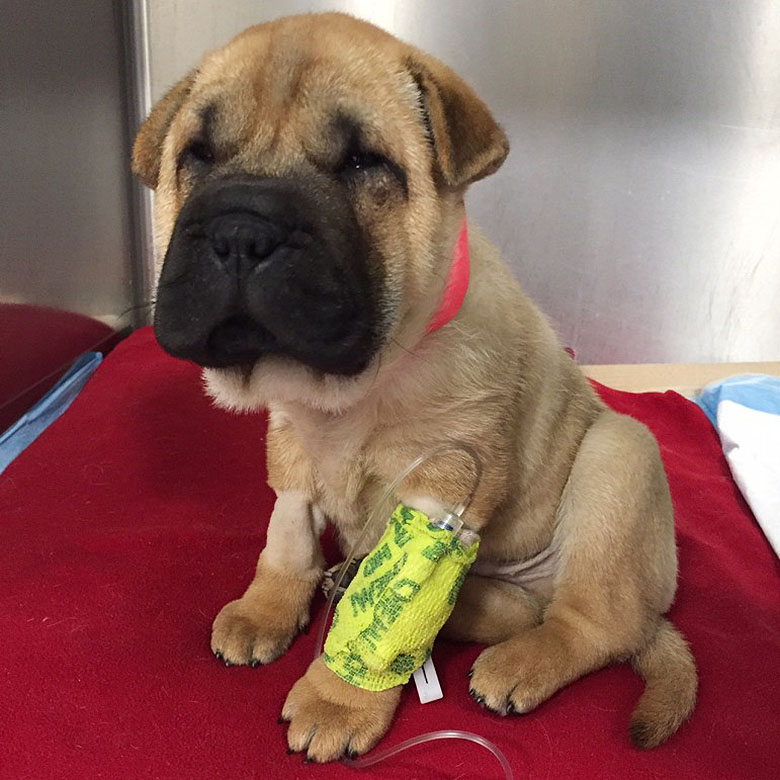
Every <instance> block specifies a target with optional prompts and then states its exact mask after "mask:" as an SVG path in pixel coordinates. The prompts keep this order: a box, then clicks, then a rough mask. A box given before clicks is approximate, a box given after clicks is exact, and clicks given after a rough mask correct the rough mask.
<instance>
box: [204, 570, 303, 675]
mask: <svg viewBox="0 0 780 780" xmlns="http://www.w3.org/2000/svg"><path fill="white" fill-rule="evenodd" d="M317 579H318V575H317V576H312V577H311V578H309V579H308V580H304V579H298V578H293V577H290V576H289V575H276V576H274V575H272V574H270V573H269V572H268V571H265V570H263V569H259V571H258V576H257V577H256V578H255V580H254V582H253V583H252V584H251V585H250V586H249V588H248V590H247V592H246V593H245V594H244V595H243V596H242V597H241V598H240V599H237V600H236V601H231V602H230V603H229V604H226V605H225V606H224V607H223V608H222V610H221V611H220V613H219V614H218V615H217V617H216V619H215V620H214V625H213V627H212V630H211V650H212V652H213V653H214V655H215V656H216V657H217V658H219V659H221V660H222V661H224V662H225V664H226V665H228V666H231V665H234V664H235V665H244V664H249V665H251V666H258V665H259V664H267V663H270V662H271V661H274V660H276V659H277V658H278V657H279V656H280V655H282V653H284V652H285V650H287V648H288V647H289V646H290V644H291V643H292V641H293V639H294V638H295V636H296V635H297V634H298V632H299V631H300V630H301V629H303V628H305V627H306V626H307V625H308V623H309V604H310V602H311V597H312V593H313V592H314V587H315V585H316V581H317Z"/></svg>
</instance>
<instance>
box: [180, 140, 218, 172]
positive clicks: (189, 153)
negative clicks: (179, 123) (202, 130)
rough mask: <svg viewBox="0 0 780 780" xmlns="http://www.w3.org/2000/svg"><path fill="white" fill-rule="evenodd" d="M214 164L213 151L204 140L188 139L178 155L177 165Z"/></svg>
mask: <svg viewBox="0 0 780 780" xmlns="http://www.w3.org/2000/svg"><path fill="white" fill-rule="evenodd" d="M213 164H214V151H213V150H212V148H211V147H210V146H209V145H208V144H207V143H206V142H205V141H190V143H189V144H187V146H185V147H184V149H183V150H182V152H181V154H180V155H179V167H181V166H182V165H199V166H211V165H213Z"/></svg>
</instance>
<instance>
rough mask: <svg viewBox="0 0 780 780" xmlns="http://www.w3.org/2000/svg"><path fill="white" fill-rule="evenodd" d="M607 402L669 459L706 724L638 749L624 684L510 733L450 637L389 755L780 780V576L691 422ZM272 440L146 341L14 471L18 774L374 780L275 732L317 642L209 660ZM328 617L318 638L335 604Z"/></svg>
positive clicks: (6, 746)
mask: <svg viewBox="0 0 780 780" xmlns="http://www.w3.org/2000/svg"><path fill="white" fill-rule="evenodd" d="M602 393H603V396H604V398H605V399H606V400H607V402H608V403H609V404H610V405H612V406H613V407H615V408H616V409H617V410H619V411H621V412H625V413H628V414H631V415H633V416H635V417H637V418H638V419H640V420H642V421H643V422H645V423H647V424H648V425H649V426H650V427H651V428H652V429H653V431H654V432H655V434H656V436H657V437H658V440H659V442H660V444H661V451H662V453H663V457H664V462H665V464H666V468H667V471H668V474H669V480H670V482H671V488H672V494H673V496H674V501H675V506H676V510H677V528H678V539H679V549H680V586H679V595H678V598H677V603H676V606H675V607H674V609H673V611H672V617H673V619H674V621H675V623H676V624H677V625H678V626H679V627H680V628H681V629H682V630H683V631H684V633H685V634H686V636H687V637H688V638H689V639H690V642H691V644H692V646H693V651H694V654H695V656H696V659H697V661H698V664H699V670H700V674H701V695H700V701H699V706H698V709H697V710H696V712H695V713H694V716H693V719H692V720H691V722H690V723H688V724H686V725H685V726H683V727H682V729H681V730H680V731H679V733H678V734H677V735H675V736H674V737H673V738H672V739H671V740H670V741H669V742H668V743H667V744H665V745H663V746H661V747H660V748H658V749H656V750H653V751H650V752H640V751H638V750H636V749H634V748H633V747H632V746H631V744H630V742H629V739H628V722H629V716H630V713H631V710H632V709H633V707H634V705H635V704H636V701H637V699H638V697H639V694H640V691H641V683H640V681H639V679H638V678H637V677H636V676H635V675H634V674H633V672H632V671H631V670H630V669H629V668H627V667H626V666H617V667H613V668H610V669H605V670H603V671H600V672H597V673H595V674H591V675H589V676H588V677H586V678H584V679H582V680H579V681H577V682H575V683H573V684H572V685H570V686H568V687H567V688H565V689H564V690H562V691H560V692H559V693H558V694H557V695H556V696H554V697H553V698H552V699H551V700H550V701H548V702H547V703H545V704H543V705H542V706H541V707H539V708H538V710H536V711H535V712H533V713H531V714H529V715H525V716H522V717H520V716H518V717H510V718H500V717H498V716H494V715H491V714H489V713H486V712H484V711H482V710H480V709H479V707H478V706H477V705H476V704H475V703H474V702H473V701H472V700H471V699H470V698H469V696H468V693H467V691H468V682H467V679H466V672H467V671H468V669H469V667H470V665H471V663H472V662H473V660H474V659H475V657H476V656H477V654H478V652H479V648H478V647H476V646H458V645H451V644H446V643H444V642H439V643H438V644H437V646H436V650H435V651H434V659H435V661H436V664H437V668H438V670H439V675H440V677H441V678H442V685H443V687H444V690H445V698H444V699H443V700H441V701H438V702H435V703H432V704H426V705H420V704H419V703H418V701H417V699H416V694H415V692H414V690H413V687H408V688H407V690H406V691H405V692H404V696H403V701H402V704H401V706H400V708H399V710H398V714H397V716H396V719H395V722H394V724H393V726H392V728H391V730H390V732H389V734H388V735H387V737H386V738H385V739H384V741H383V743H382V745H383V746H389V745H392V744H395V743H397V742H399V741H401V740H403V739H406V738H408V737H411V736H414V735H416V734H419V733H421V732H424V731H430V730H434V729H438V728H459V729H468V730H471V731H474V732H476V733H478V734H481V735H483V736H485V737H487V738H489V739H491V740H493V741H494V742H495V743H496V744H497V745H498V746H499V747H500V748H501V749H502V750H503V751H504V752H505V753H506V755H507V757H508V758H509V761H510V762H511V764H512V766H513V768H514V772H515V777H516V778H526V777H538V778H551V779H552V778H567V779H568V778H593V777H604V778H621V779H622V778H629V777H648V778H649V777H654V778H667V777H668V778H692V777H696V778H699V777H700V778H715V777H722V778H762V777H767V778H768V777H776V776H777V774H776V772H777V745H778V726H777V724H778V719H777V717H778V716H777V707H778V701H779V700H780V698H779V696H778V694H779V693H780V688H779V686H778V679H780V675H778V671H779V668H780V620H779V619H778V618H779V617H780V599H779V597H778V584H779V581H778V566H777V560H776V559H775V557H774V555H773V554H772V552H771V550H770V548H769V546H768V545H767V543H766V542H765V540H764V538H763V536H762V535H761V533H760V531H759V529H758V527H757V526H756V524H755V522H754V520H753V517H752V515H751V514H750V511H749V510H748V509H747V507H746V506H745V504H744V502H743V501H742V499H741V498H740V495H739V492H738V490H737V488H736V487H735V485H734V483H733V482H732V480H731V478H730V476H729V471H728V468H727V466H726V463H725V461H724V460H723V458H722V456H721V453H720V448H719V445H718V440H717V438H716V436H715V433H714V431H713V430H712V429H711V427H710V425H709V423H708V422H707V419H706V418H705V416H704V415H703V414H702V413H701V412H700V411H699V410H698V408H697V407H696V406H695V405H694V404H692V403H690V402H688V401H686V400H685V399H684V398H682V397H681V396H679V395H676V394H675V393H664V394H655V393H647V394H640V395H633V394H629V393H620V392H616V391H613V390H608V389H602ZM264 425H265V422H264V417H263V416H262V415H259V414H258V415H244V416H236V415H230V414H228V413H226V412H221V411H218V410H216V409H213V408H212V407H211V406H210V404H209V402H208V400H207V399H206V398H205V397H204V395H203V393H202V391H201V385H200V381H199V378H198V371H197V369H196V368H195V367H194V366H191V365H187V364H185V363H181V362H177V361H175V360H173V359H171V358H169V357H167V356H166V355H164V354H163V353H162V351H161V350H160V349H159V348H158V347H157V345H156V344H155V342H154V339H153V336H152V333H151V331H150V330H149V329H145V330H142V331H140V332H138V333H136V334H135V335H133V336H132V337H131V338H129V339H128V340H127V341H125V342H123V343H122V344H120V345H119V347H117V348H116V349H115V350H114V352H113V353H112V354H111V355H110V356H109V357H108V358H107V360H106V361H105V363H104V364H103V366H102V367H101V368H100V369H99V370H98V372H97V374H96V375H95V376H94V378H93V379H92V380H91V381H90V383H89V384H88V386H87V387H86V389H85V390H84V392H83V393H82V394H81V395H80V396H79V398H78V399H77V400H76V401H75V403H74V404H73V405H72V407H71V408H70V409H69V411H68V412H67V413H66V414H65V415H63V416H62V417H61V418H60V419H59V420H58V421H57V422H56V423H55V424H54V425H53V426H52V427H51V428H50V429H49V430H48V431H47V432H46V433H45V434H44V435H43V436H42V437H40V439H39V440H38V441H36V442H35V443H34V444H33V445H32V446H31V447H30V448H29V449H28V450H27V451H25V452H24V453H23V454H22V455H21V456H20V457H19V458H18V459H17V460H16V461H15V462H14V463H13V464H12V465H11V466H10V467H9V469H8V470H7V471H6V472H5V474H4V475H3V476H2V477H0V572H2V574H1V575H0V576H2V582H3V584H2V591H0V598H1V599H2V602H1V603H2V607H1V608H0V642H2V648H1V650H2V651H1V652H0V679H2V691H1V692H0V737H1V738H2V741H1V742H0V745H2V747H1V748H0V777H2V778H4V779H5V778H9V779H10V778H13V779H14V780H16V779H17V778H54V777H62V778H98V777H101V778H142V777H154V778H171V780H173V779H174V778H175V779H176V780H181V778H231V780H232V779H233V778H263V779H264V778H276V777H280V778H281V777H296V778H309V777H311V778H315V779H316V778H328V779H329V780H331V779H338V778H355V777H360V774H359V773H357V772H356V771H355V770H350V769H347V768H346V767H344V766H342V765H339V764H335V765H334V764H331V765H327V766H317V765H313V764H308V765H303V764H302V761H301V756H300V755H292V756H288V755H287V754H286V752H285V747H286V743H285V727H284V726H281V725H277V722H276V719H277V716H278V715H279V712H280V709H281V706H282V702H283V701H284V697H285V695H286V693H287V691H288V689H289V688H290V686H291V685H292V684H293V682H294V681H295V680H296V679H297V678H298V677H299V676H300V675H301V674H302V673H303V672H304V670H305V669H306V667H307V665H308V663H309V662H310V660H311V657H312V652H313V642H314V634H315V633H316V632H315V631H312V632H311V633H310V634H309V635H308V636H303V637H301V638H299V639H297V640H296V641H295V643H294V644H293V646H292V649H291V650H290V651H289V652H288V653H287V655H286V656H284V657H283V658H282V659H281V660H279V661H278V662H276V663H275V664H273V665H272V666H269V667H260V668H258V669H250V668H230V669H227V668H225V667H224V666H222V665H221V664H220V663H218V662H217V661H216V660H215V659H214V658H213V657H212V655H211V652H210V650H209V632H210V627H211V621H212V618H213V617H214V615H215V614H216V613H217V611H218V610H219V608H220V607H221V606H222V605H223V604H224V603H225V602H226V601H228V600H230V599H233V598H236V597H237V596H239V595H240V594H241V592H242V589H243V587H244V586H245V585H246V584H247V582H248V581H249V579H250V576H251V573H252V570H253V566H254V563H255V560H256V558H257V554H258V552H259V550H260V549H261V548H262V546H263V540H264V533H265V524H266V522H267V519H268V516H269V514H270V511H271V505H272V502H273V495H272V493H271V491H270V490H269V488H268V487H267V486H266V484H265V464H264V454H263V451H264V447H263V432H264ZM314 611H315V615H314V618H313V621H314V625H315V626H316V625H318V620H319V615H320V614H321V611H322V600H321V599H319V598H318V600H317V601H316V603H315V605H314ZM773 755H774V756H775V758H774V759H772V756H773ZM773 765H774V766H775V770H772V766H773ZM364 774H365V775H369V774H370V776H371V777H380V778H399V779H400V778H409V777H416V778H462V779H465V778H471V780H476V778H480V779H481V780H483V779H484V778H492V777H495V778H501V776H502V775H501V774H500V770H499V767H498V764H497V763H496V762H495V760H494V759H493V758H492V757H491V756H490V754H488V753H487V752H485V751H484V750H483V749H482V748H479V747H477V746H475V745H472V744H469V743H460V742H452V741H449V742H438V743H433V744H429V745H426V746H425V747H423V748H420V747H418V748H414V749H412V750H411V751H408V752H406V753H403V754H401V755H400V756H397V757H394V758H392V759H390V760H389V761H387V762H385V763H383V764H379V765H377V766H376V767H374V768H372V769H371V770H368V771H366V772H365V773H364Z"/></svg>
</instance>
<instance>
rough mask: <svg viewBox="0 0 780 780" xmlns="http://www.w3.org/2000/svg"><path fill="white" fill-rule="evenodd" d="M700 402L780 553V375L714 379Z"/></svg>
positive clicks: (745, 491) (754, 508) (741, 487)
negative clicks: (719, 380) (717, 380)
mask: <svg viewBox="0 0 780 780" xmlns="http://www.w3.org/2000/svg"><path fill="white" fill-rule="evenodd" d="M697 403H698V404H699V406H700V407H701V408H702V409H703V410H704V412H705V414H706V415H707V417H709V418H710V422H712V424H713V425H714V426H715V428H716V430H717V431H718V436H720V443H721V446H722V447H723V454H724V455H725V456H726V460H727V461H728V464H729V467H730V468H731V474H732V476H733V477H734V481H735V482H736V483H737V485H738V486H739V489H740V490H741V491H742V495H743V496H744V497H745V500H746V501H747V502H748V504H750V508H751V509H752V510H753V514H754V515H755V517H756V520H757V521H758V524H759V525H760V526H761V529H762V530H763V532H764V534H765V536H766V537H767V539H768V540H769V543H770V544H771V545H772V547H773V548H774V550H775V552H776V553H777V554H778V556H780V377H774V376H763V375H749V376H735V377H731V378H730V379H724V380H723V381H722V382H714V383H713V384H711V385H708V386H707V387H705V388H704V389H703V390H702V391H701V393H700V395H699V397H698V399H697Z"/></svg>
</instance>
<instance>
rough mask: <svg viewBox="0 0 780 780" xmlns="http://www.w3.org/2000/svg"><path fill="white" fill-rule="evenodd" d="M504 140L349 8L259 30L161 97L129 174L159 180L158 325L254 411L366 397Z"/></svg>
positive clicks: (432, 63) (466, 100) (466, 97)
mask: <svg viewBox="0 0 780 780" xmlns="http://www.w3.org/2000/svg"><path fill="white" fill-rule="evenodd" d="M507 151H508V147H507V142H506V138H505V136H504V134H503V132H502V131H501V129H500V128H499V127H498V126H497V125H496V123H495V121H494V120H493V118H492V117H491V115H490V113H489V112H488V110H487V108H486V107H485V105H484V104H483V103H482V102H481V101H480V100H479V98H478V97H477V96H476V95H475V94H474V93H473V92H472V91H471V90H470V88H469V87H468V86H467V85H466V84H465V83H464V82H463V81H461V80H460V79H459V78H458V77H457V76H456V75H455V74H454V73H452V72H451V71H450V70H449V69H447V68H446V67H445V66H444V65H442V64H441V63H439V62H438V61H436V60H434V59H432V58H430V57H428V56H426V55H424V54H423V53H422V52H419V51H417V50H416V49H414V48H412V47H410V46H407V45H406V44H403V43H401V42H400V41H398V40H397V39H395V38H393V37H392V36H390V35H388V34H386V33H384V32H383V31H381V30H379V29H377V28H376V27H373V26H372V25H369V24H367V23H365V22H360V21H358V20H356V19H353V18H351V17H348V16H344V15H341V14H322V15H310V16H300V17H289V18H285V19H281V20H279V21H276V22H272V23H270V24H264V25H260V26H258V27H253V28H250V29H249V30H247V31H245V32H244V33H242V34H241V35H239V36H238V37H237V38H235V39H234V40H233V41H231V42H230V43H229V44H228V45H227V46H225V47H224V48H222V49H220V50H217V51H214V52H211V53H210V54H208V55H206V57H205V58H204V59H203V61H202V62H201V64H200V66H199V67H198V68H197V70H196V71H194V72H193V73H191V74H190V75H188V76H187V77H185V78H184V79H182V81H180V82H179V83H178V84H177V85H176V86H174V87H173V88H172V89H171V90H170V91H169V92H168V94H167V95H165V97H163V98H162V99H161V100H160V101H159V103H157V105H156V106H155V107H154V109H153V110H152V112H151V114H150V115H149V117H148V119H147V120H146V122H145V123H144V125H143V126H142V127H141V130H140V131H139V133H138V137H137V139H136V142H135V147H134V150H133V170H134V171H135V173H137V174H138V175H139V176H140V177H141V178H142V179H143V180H144V182H145V183H146V184H147V185H148V186H150V187H152V188H154V189H155V190H156V198H155V241H156V248H157V252H158V256H160V257H162V256H163V255H164V258H165V259H164V263H163V266H162V271H161V273H160V277H159V283H158V290H157V305H156V311H155V320H154V327H155V331H156V334H157V338H158V340H159V342H160V344H161V345H162V346H163V347H164V348H165V349H166V350H167V351H168V352H170V353H171V354H172V355H174V356H176V357H181V358H186V359H189V360H193V361H195V362H197V363H199V364H200V365H202V366H204V367H206V369H207V371H206V375H207V383H208V386H209V388H210V390H211V392H212V393H213V395H214V396H215V397H216V398H217V400H218V401H221V402H222V403H223V404H225V405H227V406H231V407H234V408H251V407H253V406H257V405H261V404H265V403H268V402H269V401H273V400H277V399H278V400H303V401H306V402H309V403H314V404H316V405H319V406H322V407H324V408H339V407H343V406H344V405H346V404H348V403H349V402H350V399H354V398H355V397H357V396H358V395H359V394H360V392H361V388H363V387H365V386H366V384H367V382H366V381H365V380H366V377H368V376H370V375H371V374H372V369H371V367H372V364H374V363H376V362H377V361H378V360H379V359H380V357H381V356H382V355H383V354H384V353H385V352H386V351H387V350H388V349H390V348H391V347H390V346H389V345H391V344H392V343H397V342H399V341H406V342H410V341H411V342H412V343H414V339H418V338H419V337H420V336H421V335H422V333H423V332H424V330H425V325H426V323H427V321H428V319H429V318H430V316H431V315H432V313H433V311H434V310H435V308H436V305H437V302H438V298H439V295H440V293H441V290H442V286H443V283H444V280H445V278H446V275H447V269H448V267H449V263H450V262H451V253H452V247H453V244H454V242H455V239H456V236H457V232H458V227H459V224H460V220H461V219H462V209H463V206H462V196H463V191H464V189H465V187H466V186H467V185H468V184H469V183H471V182H473V181H475V180H477V179H479V178H481V177H483V176H486V175H487V174H489V173H492V172H493V171H495V170H496V169H497V168H498V167H499V166H500V165H501V163H502V162H503V160H504V157H505V156H506V154H507Z"/></svg>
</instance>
